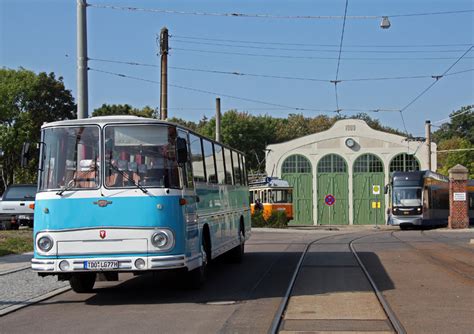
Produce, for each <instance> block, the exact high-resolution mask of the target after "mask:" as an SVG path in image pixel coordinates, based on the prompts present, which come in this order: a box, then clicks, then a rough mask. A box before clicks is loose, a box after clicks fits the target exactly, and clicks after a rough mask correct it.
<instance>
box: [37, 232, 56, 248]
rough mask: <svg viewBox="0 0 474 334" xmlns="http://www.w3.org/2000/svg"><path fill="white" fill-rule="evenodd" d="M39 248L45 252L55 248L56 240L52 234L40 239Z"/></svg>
mask: <svg viewBox="0 0 474 334" xmlns="http://www.w3.org/2000/svg"><path fill="white" fill-rule="evenodd" d="M37 245H38V248H39V249H40V250H41V251H43V252H49V251H50V250H51V248H53V245H54V241H53V239H51V237H50V236H48V235H45V236H42V237H41V238H39V239H38V242H37Z"/></svg>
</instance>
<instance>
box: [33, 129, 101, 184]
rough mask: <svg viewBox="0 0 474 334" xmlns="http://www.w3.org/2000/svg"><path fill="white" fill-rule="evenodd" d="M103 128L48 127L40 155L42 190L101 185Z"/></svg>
mask: <svg viewBox="0 0 474 334" xmlns="http://www.w3.org/2000/svg"><path fill="white" fill-rule="evenodd" d="M99 133H100V131H99V127H98V126H75V127H60V128H48V129H45V130H44V134H43V142H42V156H41V158H40V166H41V168H40V175H39V177H40V182H39V184H40V186H39V189H40V190H45V189H61V188H65V187H70V188H71V189H72V188H97V187H98V186H99V182H100V162H99Z"/></svg>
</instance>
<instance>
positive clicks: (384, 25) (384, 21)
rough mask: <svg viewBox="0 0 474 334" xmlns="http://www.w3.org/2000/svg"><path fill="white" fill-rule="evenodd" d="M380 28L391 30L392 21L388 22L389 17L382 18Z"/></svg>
mask: <svg viewBox="0 0 474 334" xmlns="http://www.w3.org/2000/svg"><path fill="white" fill-rule="evenodd" d="M380 28H382V29H388V28H390V21H389V20H388V16H382V22H380Z"/></svg>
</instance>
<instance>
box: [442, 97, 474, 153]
mask: <svg viewBox="0 0 474 334" xmlns="http://www.w3.org/2000/svg"><path fill="white" fill-rule="evenodd" d="M473 116H474V105H470V106H465V107H461V109H459V110H456V111H453V112H452V113H451V114H449V117H450V118H451V119H450V121H449V122H448V123H444V124H442V125H441V126H440V128H439V129H438V130H436V131H435V132H434V133H433V141H435V142H437V143H441V141H442V140H446V139H451V138H453V137H459V138H464V139H467V140H468V141H469V142H470V143H471V145H474V117H473Z"/></svg>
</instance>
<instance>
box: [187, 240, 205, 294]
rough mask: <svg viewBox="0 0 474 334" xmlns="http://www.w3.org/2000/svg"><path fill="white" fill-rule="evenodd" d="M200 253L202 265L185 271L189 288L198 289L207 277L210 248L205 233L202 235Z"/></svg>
mask: <svg viewBox="0 0 474 334" xmlns="http://www.w3.org/2000/svg"><path fill="white" fill-rule="evenodd" d="M201 253H202V265H201V266H200V267H199V268H196V269H193V270H191V271H189V272H188V273H187V276H188V277H187V278H188V282H189V286H190V288H191V289H199V288H200V287H201V286H202V285H203V284H204V282H205V281H206V278H207V269H208V268H207V267H208V265H209V261H210V260H211V249H210V243H209V239H208V238H207V235H204V236H203V238H202V245H201Z"/></svg>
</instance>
